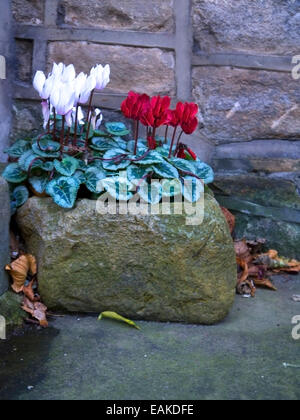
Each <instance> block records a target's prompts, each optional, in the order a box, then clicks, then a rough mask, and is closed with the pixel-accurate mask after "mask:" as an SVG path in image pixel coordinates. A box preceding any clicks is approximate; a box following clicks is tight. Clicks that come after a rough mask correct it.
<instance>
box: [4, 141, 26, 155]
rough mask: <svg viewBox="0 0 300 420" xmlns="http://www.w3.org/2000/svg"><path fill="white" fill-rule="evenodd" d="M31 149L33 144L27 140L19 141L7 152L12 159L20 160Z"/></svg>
mask: <svg viewBox="0 0 300 420" xmlns="http://www.w3.org/2000/svg"><path fill="white" fill-rule="evenodd" d="M30 149H31V143H30V142H29V141H26V140H18V141H16V143H14V144H13V145H12V146H11V147H10V148H9V149H6V150H5V153H7V154H8V155H9V156H10V157H11V158H15V159H16V158H19V157H20V156H22V155H23V154H24V153H25V152H27V151H28V150H30Z"/></svg>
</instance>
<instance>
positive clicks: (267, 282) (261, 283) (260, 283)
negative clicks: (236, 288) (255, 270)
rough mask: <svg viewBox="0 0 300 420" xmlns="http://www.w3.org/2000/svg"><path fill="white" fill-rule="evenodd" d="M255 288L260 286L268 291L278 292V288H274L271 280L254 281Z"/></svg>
mask: <svg viewBox="0 0 300 420" xmlns="http://www.w3.org/2000/svg"><path fill="white" fill-rule="evenodd" d="M253 282H254V284H255V286H259V287H266V288H268V289H271V290H274V292H276V291H277V289H276V287H275V286H274V284H273V283H272V282H271V280H269V279H261V280H260V279H254V280H253Z"/></svg>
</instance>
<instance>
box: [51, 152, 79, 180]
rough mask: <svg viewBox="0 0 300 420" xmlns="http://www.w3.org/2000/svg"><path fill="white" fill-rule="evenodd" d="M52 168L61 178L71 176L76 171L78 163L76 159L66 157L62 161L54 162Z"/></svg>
mask: <svg viewBox="0 0 300 420" xmlns="http://www.w3.org/2000/svg"><path fill="white" fill-rule="evenodd" d="M54 166H55V169H56V170H57V172H58V173H59V174H61V175H63V176H72V175H73V174H74V172H75V171H76V170H77V169H78V166H79V163H78V160H77V159H75V158H73V157H71V156H66V157H64V158H63V160H62V161H59V160H55V161H54Z"/></svg>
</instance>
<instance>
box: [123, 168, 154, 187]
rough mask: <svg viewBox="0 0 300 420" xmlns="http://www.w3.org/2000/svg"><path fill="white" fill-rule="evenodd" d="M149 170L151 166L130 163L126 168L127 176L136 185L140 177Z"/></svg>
mask: <svg viewBox="0 0 300 420" xmlns="http://www.w3.org/2000/svg"><path fill="white" fill-rule="evenodd" d="M151 171H152V167H149V168H147V167H146V166H137V165H130V166H129V167H128V168H127V177H128V179H129V181H130V182H132V183H133V184H134V185H138V184H139V182H140V181H141V179H142V178H143V177H144V176H145V175H146V174H147V173H149V172H151Z"/></svg>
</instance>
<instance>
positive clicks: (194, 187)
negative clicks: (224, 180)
mask: <svg viewBox="0 0 300 420" xmlns="http://www.w3.org/2000/svg"><path fill="white" fill-rule="evenodd" d="M202 194H204V186H203V184H202V182H201V181H200V180H199V179H197V178H194V177H192V176H186V177H185V178H184V185H183V196H184V198H185V199H186V200H187V201H189V202H190V203H196V202H197V201H199V200H200V198H201V195H202Z"/></svg>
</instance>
